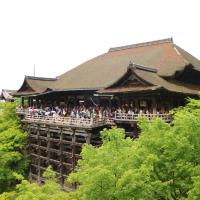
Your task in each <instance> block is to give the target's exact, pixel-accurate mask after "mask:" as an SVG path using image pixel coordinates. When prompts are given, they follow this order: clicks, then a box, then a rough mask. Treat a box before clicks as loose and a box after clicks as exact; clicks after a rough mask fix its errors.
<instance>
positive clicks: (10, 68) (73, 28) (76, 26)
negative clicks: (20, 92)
mask: <svg viewBox="0 0 200 200" xmlns="http://www.w3.org/2000/svg"><path fill="white" fill-rule="evenodd" d="M199 8H200V1H199V0H0V73H1V76H0V89H2V88H6V89H19V87H20V86H21V84H22V82H23V79H24V75H33V67H34V64H35V66H36V76H42V77H56V76H58V75H60V74H62V73H64V72H66V71H68V70H69V69H71V68H73V67H76V66H77V65H79V64H81V63H83V62H85V61H86V60H88V59H91V58H93V57H95V56H97V55H100V54H102V53H105V52H107V51H108V49H109V48H110V47H116V46H122V45H129V44H134V43H139V42H146V41H151V40H158V39H164V38H168V37H173V39H174V42H175V43H176V44H177V45H179V46H180V47H182V48H184V49H185V50H187V51H188V52H189V53H191V54H192V55H194V56H195V57H197V58H198V59H200V28H199V25H200V11H199Z"/></svg>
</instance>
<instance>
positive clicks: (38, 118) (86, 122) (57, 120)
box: [24, 114, 106, 128]
mask: <svg viewBox="0 0 200 200" xmlns="http://www.w3.org/2000/svg"><path fill="white" fill-rule="evenodd" d="M24 119H25V120H27V121H29V122H41V123H51V124H52V123H53V124H59V125H67V126H76V127H88V128H90V127H94V126H102V125H105V124H106V120H105V119H95V118H91V119H87V118H72V117H61V116H58V117H54V116H42V115H31V114H26V115H25V118H24Z"/></svg>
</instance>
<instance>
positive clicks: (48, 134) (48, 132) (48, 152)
mask: <svg viewBox="0 0 200 200" xmlns="http://www.w3.org/2000/svg"><path fill="white" fill-rule="evenodd" d="M46 131H47V165H49V163H50V162H49V160H50V156H51V152H50V146H51V141H50V137H51V135H50V131H49V126H47V127H46Z"/></svg>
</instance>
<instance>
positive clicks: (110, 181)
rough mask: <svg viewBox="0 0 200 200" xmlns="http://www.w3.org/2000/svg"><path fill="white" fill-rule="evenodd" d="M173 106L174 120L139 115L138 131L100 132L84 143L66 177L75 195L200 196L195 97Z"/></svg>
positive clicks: (199, 115)
mask: <svg viewBox="0 0 200 200" xmlns="http://www.w3.org/2000/svg"><path fill="white" fill-rule="evenodd" d="M188 101H189V102H188V104H187V105H186V106H185V107H181V108H179V109H176V110H175V111H174V121H173V123H172V124H171V125H170V124H167V123H165V122H164V121H162V120H161V119H154V120H153V121H152V122H151V123H149V122H148V121H147V120H146V119H145V118H141V119H140V123H139V125H140V128H141V134H140V137H139V138H138V139H136V140H131V139H129V138H125V136H124V132H123V130H122V129H117V128H113V129H111V130H104V131H103V132H102V138H103V145H102V146H101V147H99V148H95V147H93V146H91V145H85V146H84V148H83V150H82V160H80V161H79V162H78V167H77V170H76V172H74V173H72V174H71V175H70V176H69V181H70V182H72V183H74V182H77V183H79V187H78V189H77V190H76V191H75V192H74V193H72V196H74V199H80V200H93V199H97V200H103V199H106V200H114V199H115V200H130V199H134V200H136V199H147V200H151V199H152V200H154V199H166V200H168V199H190V200H193V199H194V200H196V199H200V178H199V177H200V157H199V155H200V125H199V124H200V101H199V100H193V99H189V100H188Z"/></svg>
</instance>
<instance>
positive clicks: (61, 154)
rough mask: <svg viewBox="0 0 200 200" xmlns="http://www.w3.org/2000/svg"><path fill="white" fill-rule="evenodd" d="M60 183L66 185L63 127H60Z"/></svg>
mask: <svg viewBox="0 0 200 200" xmlns="http://www.w3.org/2000/svg"><path fill="white" fill-rule="evenodd" d="M60 185H61V187H63V186H64V177H63V128H62V127H61V128H60Z"/></svg>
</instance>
